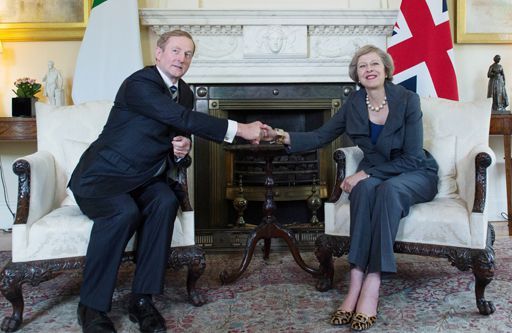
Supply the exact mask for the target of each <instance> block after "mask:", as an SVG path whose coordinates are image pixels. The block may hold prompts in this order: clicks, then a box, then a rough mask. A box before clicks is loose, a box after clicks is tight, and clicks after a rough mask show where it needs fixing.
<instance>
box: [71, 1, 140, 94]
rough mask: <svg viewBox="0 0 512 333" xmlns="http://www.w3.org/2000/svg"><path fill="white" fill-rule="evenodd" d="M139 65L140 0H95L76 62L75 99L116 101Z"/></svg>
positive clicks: (74, 78)
mask: <svg viewBox="0 0 512 333" xmlns="http://www.w3.org/2000/svg"><path fill="white" fill-rule="evenodd" d="M140 68H142V51H141V46H140V29H139V13H138V7H137V0H94V2H93V4H92V9H91V15H90V16H89V23H88V24H87V29H86V30H85V34H84V39H83V41H82V45H81V46H80V51H79V53H78V58H77V61H76V67H75V75H74V77H73V90H72V97H73V102H74V103H75V104H79V103H83V102H87V101H95V100H109V101H114V98H115V95H116V93H117V90H118V88H119V86H120V85H121V83H122V82H123V80H124V79H125V78H126V77H127V76H128V75H130V74H131V73H133V72H135V71H136V70H138V69H140Z"/></svg>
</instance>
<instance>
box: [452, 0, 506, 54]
mask: <svg viewBox="0 0 512 333" xmlns="http://www.w3.org/2000/svg"><path fill="white" fill-rule="evenodd" d="M456 3H457V19H456V36H455V37H456V38H455V41H456V43H474V44H490V43H496V44H504V43H512V22H511V20H510V15H511V14H512V8H510V7H512V6H510V5H508V6H507V4H506V3H505V2H504V1H500V0H457V1H456Z"/></svg>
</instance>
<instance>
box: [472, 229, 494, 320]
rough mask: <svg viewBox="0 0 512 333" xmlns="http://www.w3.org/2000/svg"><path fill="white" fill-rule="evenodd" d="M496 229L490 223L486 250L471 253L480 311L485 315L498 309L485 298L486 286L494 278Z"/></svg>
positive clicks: (477, 302)
mask: <svg viewBox="0 0 512 333" xmlns="http://www.w3.org/2000/svg"><path fill="white" fill-rule="evenodd" d="M493 244H494V229H493V227H492V225H490V224H489V229H488V232H487V246H486V249H485V250H474V251H473V252H472V255H471V260H472V266H473V274H474V275H475V296H476V306H477V307H478V311H479V312H480V314H483V315H490V314H492V313H494V312H495V311H496V307H495V306H494V304H493V302H492V301H487V300H486V299H485V287H487V285H488V284H489V283H490V282H491V281H492V280H493V278H494V269H495V265H494V249H493V247H492V245H493Z"/></svg>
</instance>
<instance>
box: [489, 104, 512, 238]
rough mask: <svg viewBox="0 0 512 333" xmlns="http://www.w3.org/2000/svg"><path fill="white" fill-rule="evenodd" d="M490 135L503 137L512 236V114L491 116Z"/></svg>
mask: <svg viewBox="0 0 512 333" xmlns="http://www.w3.org/2000/svg"><path fill="white" fill-rule="evenodd" d="M489 134H490V135H502V136H503V147H504V153H505V179H506V182H507V218H508V234H509V235H512V201H511V196H512V183H511V182H512V179H511V177H512V156H511V155H512V152H511V145H510V136H511V135H512V114H511V113H493V114H492V115H491V128H490V131H489Z"/></svg>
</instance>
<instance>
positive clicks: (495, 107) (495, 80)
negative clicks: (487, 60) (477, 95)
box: [487, 55, 508, 112]
mask: <svg viewBox="0 0 512 333" xmlns="http://www.w3.org/2000/svg"><path fill="white" fill-rule="evenodd" d="M500 60H501V57H500V56H499V55H495V56H494V64H492V65H491V66H490V67H489V71H488V72H487V77H488V78H489V85H488V87H487V98H491V97H492V111H493V112H505V111H506V108H507V106H508V96H507V89H506V88H505V73H504V72H503V67H502V66H501V65H500V64H499V62H500Z"/></svg>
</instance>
